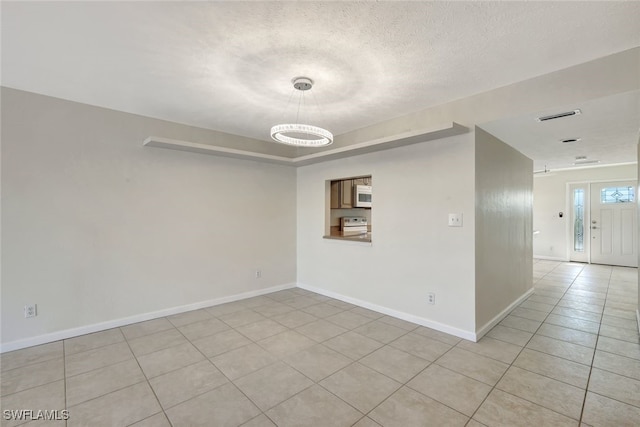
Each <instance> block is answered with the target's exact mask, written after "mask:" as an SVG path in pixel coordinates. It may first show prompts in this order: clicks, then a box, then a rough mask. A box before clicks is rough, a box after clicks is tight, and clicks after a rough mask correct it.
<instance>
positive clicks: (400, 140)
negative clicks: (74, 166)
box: [142, 122, 469, 166]
mask: <svg viewBox="0 0 640 427" xmlns="http://www.w3.org/2000/svg"><path fill="white" fill-rule="evenodd" d="M468 131H469V129H468V128H467V127H465V126H462V125H460V124H458V123H455V122H449V123H448V124H444V125H441V126H437V127H433V128H429V129H421V130H417V131H411V132H405V133H401V134H397V135H390V136H386V137H383V138H378V139H374V140H371V141H367V142H362V143H359V144H354V145H349V146H346V147H341V148H336V149H333V150H327V151H322V152H320V153H314V154H309V155H304V156H298V157H291V158H290V157H283V156H272V155H269V154H262V153H256V152H253V151H246V150H237V149H234V148H227V147H220V146H217V145H211V144H202V143H197V142H190V141H181V140H177V139H170V138H163V137H158V136H150V137H148V138H147V139H145V140H144V142H143V143H142V145H144V146H145V147H156V148H167V149H171V150H179V151H189V152H192V153H200V154H209V155H214V156H221V157H232V158H236V159H245V160H254V161H259V162H267V163H276V164H281V165H288V166H305V165H310V164H313V163H320V162H325V161H328V160H335V159H341V158H345V157H351V156H355V155H358V154H365V153H373V152H376V151H381V150H387V149H390V148H396V147H402V146H405V145H411V144H416V143H419V142H426V141H431V140H435V139H440V138H446V137H449V136H455V135H461V134H463V133H467V132H468Z"/></svg>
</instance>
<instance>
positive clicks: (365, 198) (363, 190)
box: [353, 185, 371, 208]
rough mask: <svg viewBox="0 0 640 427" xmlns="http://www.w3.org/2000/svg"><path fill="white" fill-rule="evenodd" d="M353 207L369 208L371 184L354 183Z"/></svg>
mask: <svg viewBox="0 0 640 427" xmlns="http://www.w3.org/2000/svg"><path fill="white" fill-rule="evenodd" d="M353 198H354V207H356V208H370V207H371V186H370V185H356V186H355V194H354V197H353Z"/></svg>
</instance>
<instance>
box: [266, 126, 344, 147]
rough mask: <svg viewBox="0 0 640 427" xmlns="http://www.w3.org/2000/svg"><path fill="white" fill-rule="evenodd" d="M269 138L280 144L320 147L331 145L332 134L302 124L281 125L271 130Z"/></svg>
mask: <svg viewBox="0 0 640 427" xmlns="http://www.w3.org/2000/svg"><path fill="white" fill-rule="evenodd" d="M291 134H298V135H300V134H302V135H309V136H311V137H312V138H309V139H307V138H296V137H294V136H291ZM271 138H273V140H274V141H276V142H279V143H281V144H288V145H295V146H298V147H321V146H323V145H329V144H331V143H333V134H332V133H331V132H329V131H328V130H326V129H322V128H319V127H317V126H311V125H304V124H298V123H296V124H292V123H290V124H283V125H276V126H274V127H272V128H271Z"/></svg>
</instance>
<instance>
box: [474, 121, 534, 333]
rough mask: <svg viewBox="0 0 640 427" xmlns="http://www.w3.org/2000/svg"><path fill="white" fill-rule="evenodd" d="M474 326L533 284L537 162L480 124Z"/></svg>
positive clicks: (482, 325)
mask: <svg viewBox="0 0 640 427" xmlns="http://www.w3.org/2000/svg"><path fill="white" fill-rule="evenodd" d="M475 170H476V178H475V185H476V208H475V215H476V234H475V245H476V264H475V266H476V313H475V314H476V330H477V331H478V332H479V334H480V335H482V334H484V333H486V332H488V330H489V329H490V328H491V327H493V326H494V324H495V323H497V321H498V320H499V318H500V317H501V316H502V315H503V313H504V311H505V310H507V309H509V307H510V306H511V305H512V304H513V303H514V302H516V301H518V299H519V298H522V297H523V296H524V295H526V293H527V292H528V291H529V290H530V289H531V288H532V287H533V258H532V239H533V230H532V214H533V206H532V204H533V161H532V160H531V159H529V158H528V157H526V156H524V155H523V154H522V153H520V152H519V151H517V150H515V149H514V148H512V147H510V146H508V145H506V144H505V143H504V142H502V141H501V140H499V139H498V138H496V137H494V136H493V135H491V134H489V133H487V132H485V131H484V130H482V129H480V128H476V168H475Z"/></svg>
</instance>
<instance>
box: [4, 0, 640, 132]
mask: <svg viewBox="0 0 640 427" xmlns="http://www.w3.org/2000/svg"><path fill="white" fill-rule="evenodd" d="M639 17H640V3H639V2H382V3H379V2H6V1H3V2H2V75H1V77H2V85H4V86H7V87H12V88H16V89H22V90H27V91H31V92H36V93H41V94H45V95H50V96H55V97H59V98H63V99H69V100H73V101H78V102H83V103H87V104H92V105H97V106H102V107H107V108H112V109H116V110H121V111H126V112H131V113H136V114H141V115H145V116H150V117H156V118H161V119H166V120H170V121H174V122H179V123H185V124H190V125H195V126H199V127H203V128H208V129H214V130H219V131H223V132H228V133H232V134H236V135H242V136H247V137H252V138H256V139H262V140H268V139H269V129H270V127H271V126H272V125H274V124H276V123H279V122H282V121H291V120H293V117H294V114H295V108H294V105H292V104H290V103H289V102H288V101H289V99H290V96H291V95H292V86H291V83H290V80H291V78H293V77H295V76H300V75H304V76H308V77H311V78H312V79H314V80H315V82H316V85H315V86H314V88H313V89H312V91H311V94H312V95H313V97H311V99H309V100H308V101H309V103H310V104H311V105H313V108H312V109H310V110H304V109H303V113H305V111H306V112H308V113H309V114H310V115H311V116H310V117H311V121H312V122H313V124H316V125H320V126H323V127H326V128H328V129H330V130H331V131H333V132H334V134H337V135H339V134H342V133H345V132H348V131H352V130H355V129H359V128H362V127H365V126H368V125H371V124H374V123H378V122H381V121H383V120H387V119H390V118H393V117H399V116H403V115H406V114H408V113H411V112H415V111H418V110H422V109H424V108H427V107H430V106H434V105H439V104H443V103H445V102H448V101H452V100H455V99H460V98H464V97H467V96H470V95H473V94H477V93H480V92H484V91H487V90H490V89H493V88H497V87H501V86H504V85H507V84H511V83H515V82H518V81H522V80H525V79H528V78H531V77H535V76H539V75H542V74H546V73H549V72H552V71H555V70H559V69H563V68H566V67H569V66H572V65H576V64H579V63H583V62H586V61H589V60H593V59H596V58H600V57H603V56H605V55H608V54H611V53H615V52H620V51H623V50H626V49H629V48H632V47H636V46H638V45H640V31H639V26H638V19H639ZM316 103H317V106H318V108H315V105H316ZM507 142H509V141H507Z"/></svg>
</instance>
